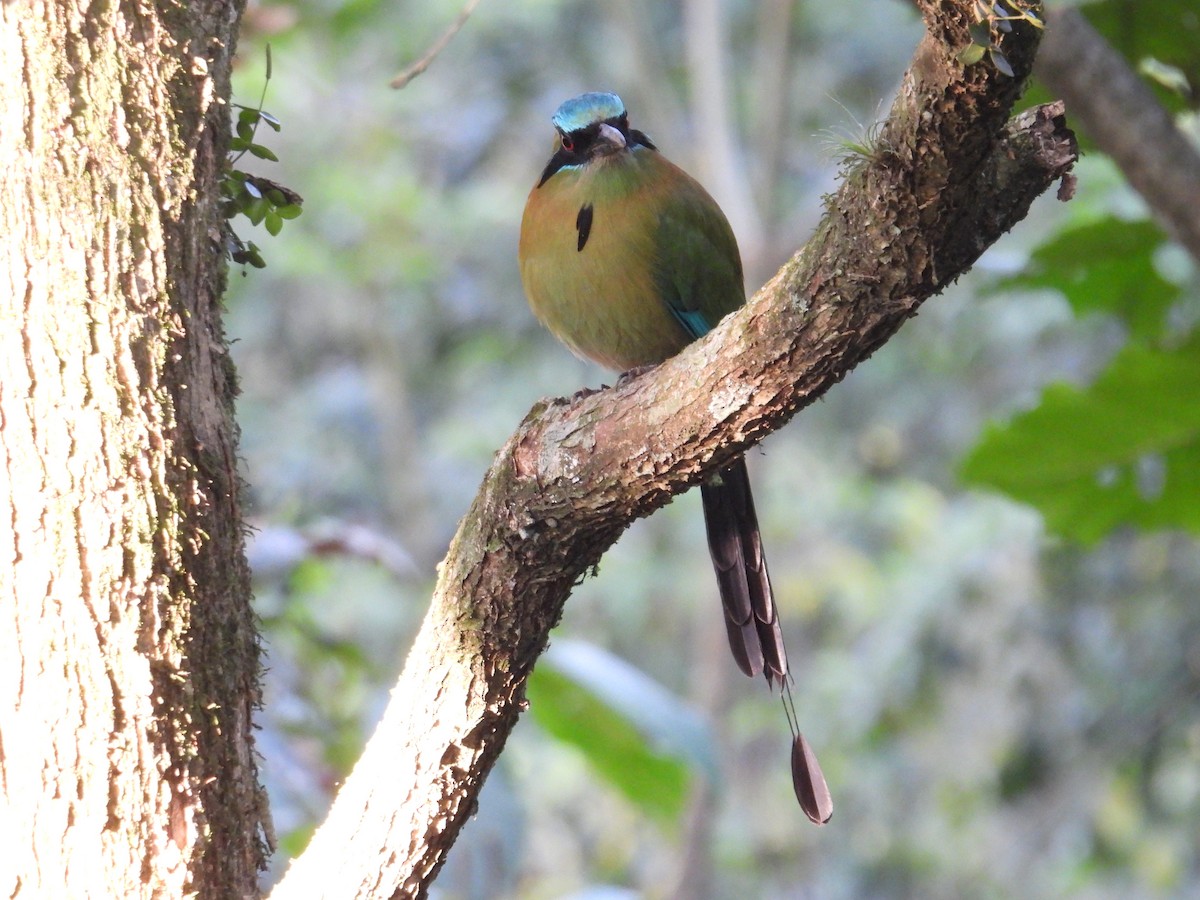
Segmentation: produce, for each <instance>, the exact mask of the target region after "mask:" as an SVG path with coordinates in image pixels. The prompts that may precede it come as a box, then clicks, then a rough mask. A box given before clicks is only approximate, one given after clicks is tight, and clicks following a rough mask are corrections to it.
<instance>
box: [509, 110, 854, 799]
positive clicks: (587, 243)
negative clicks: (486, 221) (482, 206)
mask: <svg viewBox="0 0 1200 900" xmlns="http://www.w3.org/2000/svg"><path fill="white" fill-rule="evenodd" d="M552 121H553V123H554V128H555V130H556V132H557V135H556V138H555V144H554V151H553V154H552V155H551V157H550V161H549V162H548V163H546V167H545V169H543V171H542V175H541V177H540V178H539V179H538V182H537V184H536V185H535V186H534V188H533V190H532V191H530V193H529V199H528V200H527V201H526V204H525V214H524V216H523V217H522V220H521V240H520V249H519V253H518V256H519V260H520V266H521V280H522V282H523V283H524V286H525V294H526V296H527V297H528V299H529V305H530V306H531V307H532V309H533V312H534V314H535V315H536V316H537V317H538V319H540V320H541V322H542V324H544V325H545V326H546V327H547V328H548V329H549V330H550V331H551V332H552V333H553V334H554V336H555V337H557V338H558V339H559V340H560V341H562V342H563V343H564V344H566V345H567V347H569V348H570V349H571V350H572V351H573V352H574V353H576V354H577V355H579V356H582V357H586V358H587V359H591V360H593V361H595V362H597V363H600V364H601V365H603V366H607V367H608V368H611V369H615V370H617V371H626V370H629V369H637V368H641V367H645V366H651V365H655V364H657V363H660V362H662V361H663V360H664V359H667V358H668V357H670V356H673V355H675V354H676V353H678V352H679V351H680V350H682V349H683V348H684V347H685V346H687V345H688V344H689V343H691V342H692V341H694V340H696V339H698V338H700V337H702V336H703V335H705V334H707V333H708V331H709V330H711V329H712V328H713V327H715V326H716V324H717V322H719V321H720V320H721V318H722V317H724V316H725V315H726V314H727V313H730V312H733V311H734V310H735V309H737V308H738V307H740V306H742V304H744V303H745V300H746V295H745V289H744V286H743V284H742V262H741V256H740V254H739V253H738V246H737V240H736V239H735V238H734V235H733V229H732V228H730V227H729V222H728V221H726V219H725V215H724V213H722V212H721V208H720V207H719V206H717V203H716V201H714V200H713V199H712V197H710V196H709V195H708V193H707V192H706V191H705V190H704V188H702V187H701V186H700V185H699V183H697V182H696V181H695V180H694V179H693V178H692V177H691V176H690V175H688V174H687V173H686V172H684V171H683V170H682V169H680V168H679V167H678V166H676V165H674V164H673V163H671V162H669V161H668V160H667V159H666V158H665V157H664V156H663V155H662V154H661V153H659V152H658V150H657V148H656V147H655V146H654V144H653V143H652V142H651V141H650V139H649V138H648V137H646V135H645V134H644V133H642V132H641V131H637V130H635V129H632V128H630V127H629V117H628V115H627V114H626V111H625V105H624V103H622V102H621V98H620V97H618V96H617V95H616V94H610V93H588V94H582V95H580V96H578V97H575V98H573V99H571V100H568V101H566V102H565V103H563V104H562V105H561V106H560V107H559V108H558V111H557V112H555V114H554V116H553V119H552ZM700 492H701V497H702V500H703V506H704V518H705V524H706V526H707V530H708V545H709V550H710V552H711V555H712V559H713V566H714V568H715V569H716V573H717V582H718V585H719V587H720V593H721V601H722V604H723V606H724V610H725V627H726V631H727V633H728V635H729V646H730V648H731V649H732V650H733V656H734V658H735V659H736V660H737V664H738V666H739V667H740V668H741V670H742V671H743V672H745V673H746V674H747V675H759V674H762V675H765V676H766V679H767V682H768V684H770V685H772V686H775V685H778V686H780V687H781V688H783V690H784V691H785V692H786V700H785V704H784V708H785V710H787V711H788V720H789V724H790V725H791V728H792V734H793V742H792V776H793V783H794V785H795V788H796V795H797V797H798V798H799V800H800V804H801V806H802V807H803V809H804V812H805V813H806V814H807V815H808V817H809V818H810V819H812V820H813V821H814V822H818V823H824V822H826V821H828V820H829V816H830V815H831V813H832V803H831V801H830V799H829V792H828V789H827V788H826V786H825V780H824V777H823V776H822V774H821V770H820V767H819V766H818V764H817V761H816V757H815V756H814V755H813V753H812V750H811V749H810V748H809V746H808V743H807V741H805V740H804V738H803V737H802V736H801V734H800V732H799V728H798V726H797V725H796V722H795V714H794V709H792V707H791V704H790V697H791V695H790V687H789V684H790V676H789V674H788V663H787V653H786V651H785V649H784V646H783V634H782V632H781V631H780V627H779V616H778V613H777V610H776V608H775V600H774V597H773V595H772V593H771V581H770V578H769V577H768V575H767V562H766V559H765V558H764V556H763V549H762V538H761V536H760V534H759V530H758V520H757V517H756V516H755V512H754V500H753V497H752V496H751V493H750V480H749V477H748V475H747V472H746V462H745V459H744V458H743V457H738V458H737V459H736V460H735V461H734V462H732V463H730V464H729V465H727V466H726V467H725V468H724V469H722V470H721V471H720V472H718V473H717V474H716V475H714V476H711V477H710V478H709V479H708V480H707V481H705V482H704V483H703V484H702V485H701V487H700Z"/></svg>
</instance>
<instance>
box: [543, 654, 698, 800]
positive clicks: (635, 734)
mask: <svg viewBox="0 0 1200 900" xmlns="http://www.w3.org/2000/svg"><path fill="white" fill-rule="evenodd" d="M527 695H528V698H529V702H530V714H531V715H532V716H533V718H534V719H535V720H536V721H537V723H538V724H539V725H540V726H541V727H542V728H544V729H545V730H546V731H547V732H548V733H550V734H551V735H553V736H554V737H556V738H558V739H559V740H561V741H563V742H564V743H567V744H570V745H572V746H574V747H576V748H578V749H579V750H580V751H581V752H582V753H583V755H584V757H585V758H586V759H587V760H588V762H589V763H590V764H591V765H592V767H593V768H594V769H595V770H596V772H597V773H599V774H600V775H601V776H602V777H603V778H604V779H605V780H606V781H608V782H609V784H611V785H612V786H613V787H615V788H616V789H617V790H618V791H620V792H621V793H622V794H623V795H624V796H625V797H626V798H627V799H629V800H630V802H632V803H633V804H635V805H636V806H638V807H639V808H640V809H642V810H643V811H644V812H646V813H647V814H649V815H651V816H653V817H655V818H657V819H658V820H659V821H662V822H664V823H667V822H673V821H676V820H678V818H679V816H680V815H681V814H682V812H683V808H684V803H685V802H686V800H687V796H688V789H689V785H690V783H691V778H692V770H693V769H694V768H696V767H701V768H703V769H704V770H706V772H707V773H708V774H709V776H710V777H714V775H713V773H715V771H716V762H715V754H714V752H713V741H712V738H711V735H710V733H709V731H708V728H707V726H706V725H705V723H704V720H703V719H702V718H700V716H699V715H698V714H697V713H695V712H694V711H692V710H691V709H690V708H689V707H688V706H687V705H686V704H685V703H684V702H683V701H682V700H680V699H679V698H677V697H675V696H674V695H672V694H671V693H669V692H668V691H667V690H665V689H664V688H663V687H662V686H661V685H659V684H657V683H656V682H654V681H653V680H651V679H650V678H648V677H647V676H646V675H644V674H643V673H641V672H640V671H638V670H637V669H635V668H633V667H632V666H630V665H629V664H628V663H626V662H623V661H622V660H620V659H618V658H616V657H615V656H612V655H611V654H609V653H607V652H606V651H604V650H601V649H599V648H598V647H594V646H592V645H589V644H584V643H582V642H577V641H556V642H555V644H554V646H553V647H552V648H551V649H550V650H549V651H548V652H547V653H546V654H545V656H544V657H543V658H542V660H541V662H540V663H539V664H538V667H537V669H536V670H535V671H534V673H533V675H532V676H531V677H530V679H529V687H528V692H527Z"/></svg>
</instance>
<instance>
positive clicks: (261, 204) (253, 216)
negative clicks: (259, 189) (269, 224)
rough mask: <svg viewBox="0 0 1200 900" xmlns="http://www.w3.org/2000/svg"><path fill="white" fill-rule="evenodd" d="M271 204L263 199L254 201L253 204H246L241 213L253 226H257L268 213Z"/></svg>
mask: <svg viewBox="0 0 1200 900" xmlns="http://www.w3.org/2000/svg"><path fill="white" fill-rule="evenodd" d="M270 209H271V204H270V203H268V202H267V201H266V200H264V199H258V200H255V201H254V202H253V203H248V204H247V205H246V207H245V209H243V210H242V211H243V212H244V213H245V214H246V218H247V219H249V220H250V221H251V222H252V223H253V224H255V225H257V224H258V223H259V222H261V221H262V220H263V217H264V216H266V214H267V213H268V212H269V211H270Z"/></svg>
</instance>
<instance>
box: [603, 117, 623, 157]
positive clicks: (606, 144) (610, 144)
mask: <svg viewBox="0 0 1200 900" xmlns="http://www.w3.org/2000/svg"><path fill="white" fill-rule="evenodd" d="M598 137H599V138H600V143H599V144H597V145H596V146H597V147H602V148H603V152H605V153H617V152H619V151H621V150H624V149H625V147H626V143H625V135H623V134H621V132H620V131H619V130H617V129H616V128H613V127H612V126H611V125H609V124H608V123H607V122H605V123H601V125H600V133H599V135H598Z"/></svg>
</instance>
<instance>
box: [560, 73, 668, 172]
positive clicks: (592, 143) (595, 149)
mask: <svg viewBox="0 0 1200 900" xmlns="http://www.w3.org/2000/svg"><path fill="white" fill-rule="evenodd" d="M551 121H552V122H553V123H554V129H555V131H556V132H558V134H557V135H556V137H555V142H554V155H553V156H551V157H550V162H548V163H547V164H546V169H545V171H543V172H542V177H541V180H540V181H539V182H538V186H539V187H540V186H541V185H542V184H545V183H546V181H547V180H548V179H549V178H550V177H551V176H552V175H553V174H554V173H555V172H557V171H559V170H560V169H572V168H574V169H579V168H583V167H585V166H587V165H589V164H592V163H597V162H600V161H602V160H604V159H607V158H610V157H613V156H615V155H617V154H619V153H622V152H626V151H631V150H634V149H636V148H638V147H646V148H649V149H650V150H653V149H655V147H654V144H653V143H651V141H650V139H649V138H648V137H646V135H644V134H643V133H642V132H640V131H636V130H633V129H631V128H630V127H629V115H628V114H627V113H626V112H625V104H624V103H622V102H621V98H620V97H618V96H617V95H616V94H612V93H607V92H592V93H587V94H580V95H579V96H578V97H572V98H571V99H570V100H567V101H566V102H565V103H563V104H562V105H561V106H560V107H559V108H558V109H557V110H556V111H555V113H554V115H553V117H552V118H551Z"/></svg>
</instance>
